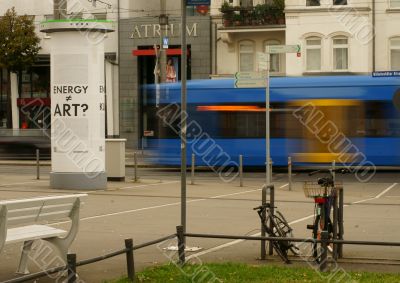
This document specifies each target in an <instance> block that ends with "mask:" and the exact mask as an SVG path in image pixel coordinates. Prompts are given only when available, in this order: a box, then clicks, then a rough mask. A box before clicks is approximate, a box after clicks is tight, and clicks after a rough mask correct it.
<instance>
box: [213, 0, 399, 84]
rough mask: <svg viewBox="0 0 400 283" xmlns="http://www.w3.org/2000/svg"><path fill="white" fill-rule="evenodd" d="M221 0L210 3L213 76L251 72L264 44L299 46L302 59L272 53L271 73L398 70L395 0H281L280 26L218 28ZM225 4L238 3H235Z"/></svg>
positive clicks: (252, 23) (273, 23)
mask: <svg viewBox="0 0 400 283" xmlns="http://www.w3.org/2000/svg"><path fill="white" fill-rule="evenodd" d="M221 2H223V1H214V3H213V9H212V11H213V14H214V22H216V23H218V25H219V26H218V39H217V48H218V51H217V56H216V58H217V66H218V67H217V70H216V71H215V75H218V76H222V75H226V74H233V73H234V72H237V71H249V70H256V69H257V65H256V60H257V56H256V52H260V51H263V50H264V47H265V45H268V44H286V45H290V44H299V45H301V48H302V52H301V53H302V54H301V57H299V55H298V54H287V55H272V58H271V66H270V67H271V70H272V73H273V74H275V75H288V76H302V75H316V74H322V75H335V74H367V73H370V72H372V71H373V70H375V71H386V70H400V29H399V28H398V27H399V26H400V1H399V0H387V1H376V0H375V1H374V2H373V1H372V0H371V1H364V0H354V1H348V2H347V0H307V1H303V0H286V1H285V22H284V23H281V22H279V21H274V20H271V19H267V20H265V21H264V23H263V24H262V25H260V24H259V23H257V21H247V22H244V23H242V24H240V25H237V26H235V23H231V25H230V26H229V25H228V26H227V27H224V26H223V25H222V19H221V13H220V11H219V8H220V7H221V5H222V3H221ZM230 2H232V4H231V5H232V6H235V5H240V3H239V1H230ZM244 2H245V1H242V5H243V3H244ZM247 2H248V1H247ZM250 2H251V1H250ZM253 2H254V3H250V4H253V6H255V5H256V4H258V3H260V2H264V1H253ZM267 2H268V3H272V2H273V1H267ZM374 3H375V4H374ZM256 9H257V7H255V8H251V9H250V10H252V11H254V10H256ZM236 10H238V9H236ZM235 13H238V14H241V15H244V13H246V12H243V11H240V12H238V11H236V12H235ZM224 15H226V13H225V14H224ZM237 18H239V19H240V16H237ZM238 24H239V23H238ZM374 26H375V36H374V32H373V27H374ZM226 62H228V63H226Z"/></svg>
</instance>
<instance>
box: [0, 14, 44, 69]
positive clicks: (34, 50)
mask: <svg viewBox="0 0 400 283" xmlns="http://www.w3.org/2000/svg"><path fill="white" fill-rule="evenodd" d="M39 43H40V39H39V37H38V36H37V35H36V33H35V26H34V23H33V17H31V16H27V15H24V16H18V15H17V13H16V12H15V9H14V8H12V9H9V10H7V12H6V13H5V14H4V16H3V17H1V18H0V67H4V68H7V69H8V70H9V71H12V72H16V71H19V70H23V69H25V68H27V67H29V66H31V65H32V64H33V63H34V61H35V58H36V55H37V54H38V52H39V50H40V46H39Z"/></svg>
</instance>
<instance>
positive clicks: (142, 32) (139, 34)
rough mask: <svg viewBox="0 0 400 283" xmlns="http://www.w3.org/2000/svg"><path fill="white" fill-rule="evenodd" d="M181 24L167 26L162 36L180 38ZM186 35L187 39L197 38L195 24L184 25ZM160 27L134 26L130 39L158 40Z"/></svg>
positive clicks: (157, 25) (150, 25)
mask: <svg viewBox="0 0 400 283" xmlns="http://www.w3.org/2000/svg"><path fill="white" fill-rule="evenodd" d="M180 30H181V24H169V25H168V28H167V29H166V32H164V31H163V35H164V36H167V37H180ZM186 33H187V35H188V36H189V37H197V23H193V24H192V25H191V26H189V24H188V25H186ZM160 36H161V26H160V25H159V24H141V25H135V26H134V27H133V31H132V32H131V35H130V38H160Z"/></svg>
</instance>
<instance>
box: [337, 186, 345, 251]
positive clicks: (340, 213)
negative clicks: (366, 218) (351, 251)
mask: <svg viewBox="0 0 400 283" xmlns="http://www.w3.org/2000/svg"><path fill="white" fill-rule="evenodd" d="M343 204H344V195H343V188H340V189H339V211H338V222H339V240H343V235H344V225H343V219H344V217H343V216H344V215H343ZM338 257H339V258H343V244H338Z"/></svg>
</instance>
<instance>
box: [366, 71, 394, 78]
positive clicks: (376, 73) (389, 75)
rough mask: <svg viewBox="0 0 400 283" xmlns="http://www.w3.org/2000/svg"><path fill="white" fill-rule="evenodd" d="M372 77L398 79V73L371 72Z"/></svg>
mask: <svg viewBox="0 0 400 283" xmlns="http://www.w3.org/2000/svg"><path fill="white" fill-rule="evenodd" d="M372 76H373V77H374V78H383V77H400V71H383V72H373V73H372Z"/></svg>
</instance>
